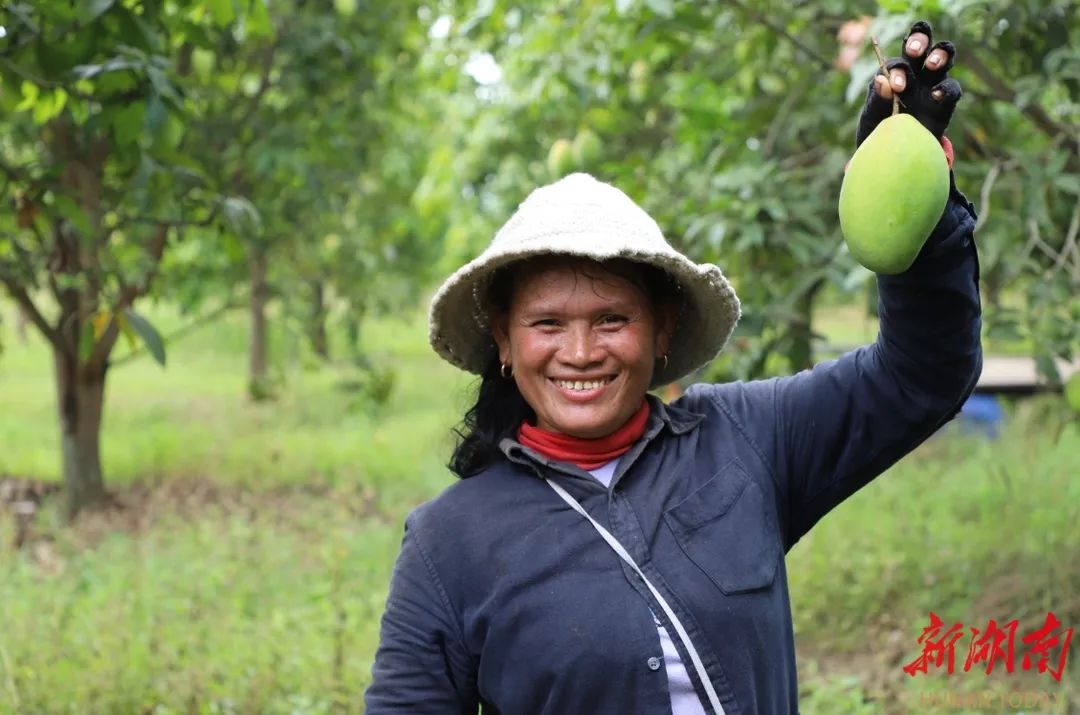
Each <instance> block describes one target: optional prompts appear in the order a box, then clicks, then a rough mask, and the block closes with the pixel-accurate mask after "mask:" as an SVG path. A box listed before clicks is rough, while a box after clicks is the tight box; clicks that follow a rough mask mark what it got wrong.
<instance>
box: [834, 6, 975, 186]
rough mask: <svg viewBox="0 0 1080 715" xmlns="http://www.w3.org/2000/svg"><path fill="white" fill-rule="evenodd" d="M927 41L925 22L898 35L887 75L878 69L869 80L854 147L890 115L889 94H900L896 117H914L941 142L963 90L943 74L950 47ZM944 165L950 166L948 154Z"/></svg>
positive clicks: (930, 37) (949, 65)
mask: <svg viewBox="0 0 1080 715" xmlns="http://www.w3.org/2000/svg"><path fill="white" fill-rule="evenodd" d="M933 37H934V35H933V30H932V29H931V27H930V23H928V22H924V21H921V20H920V21H919V22H916V23H915V24H914V25H912V26H911V29H910V30H909V31H908V34H907V36H906V37H904V41H903V44H902V45H901V54H902V57H894V58H892V59H890V60H888V61H887V62H886V63H885V66H886V68H888V70H889V76H888V77H885V76H883V75H882V74H881V72H880V71H879V72H878V74H877V76H876V77H874V79H872V80H871V81H870V87H869V88H868V89H867V92H866V104H865V105H864V106H863V111H862V114H861V115H860V116H859V127H858V130H857V131H856V133H855V146H856V147H857V146H859V145H860V144H862V143H863V141H864V140H865V139H866V137H868V136H870V132H872V131H874V127H876V126H877V125H878V124H879V123H880V122H881V121H882V120H883V119H886V118H888V117H889V116H890V115H892V104H893V103H892V94H893V92H896V93H897V94H898V95H899V96H900V111H901V112H902V113H904V114H910V115H912V116H914V117H915V118H916V119H918V120H919V122H920V123H921V124H922V125H923V126H924V127H926V128H927V129H928V130H929V131H930V133H931V134H933V135H934V136H935V137H936V138H937V139H938V140H939V141H941V140H942V137H943V136H944V135H945V128H946V127H948V126H949V120H950V119H952V115H953V111H954V110H955V109H956V103H957V102H958V101H959V100H960V96H961V95H962V94H963V92H962V90H961V89H960V83H959V82H957V81H956V80H955V79H952V78H950V77H948V76H947V75H948V72H949V69H951V68H952V66H953V60H954V59H955V57H956V48H955V47H954V46H953V43H951V42H948V41H945V42H938V43H937V44H936V45H931V43H932V42H933ZM942 145H943V146H945V147H946V154H951V146H949V145H948V140H947V139H946V140H944V141H942ZM949 164H950V166H951V165H952V157H951V156H949Z"/></svg>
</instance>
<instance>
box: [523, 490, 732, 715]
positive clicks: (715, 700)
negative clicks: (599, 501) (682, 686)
mask: <svg viewBox="0 0 1080 715" xmlns="http://www.w3.org/2000/svg"><path fill="white" fill-rule="evenodd" d="M544 481H546V482H547V483H548V486H549V487H551V488H552V489H554V490H555V493H556V494H558V495H559V496H560V497H562V498H563V501H565V502H566V503H567V504H569V505H570V508H571V509H573V510H574V511H576V512H577V513H578V514H581V515H582V516H583V517H585V518H586V519H588V520H589V523H590V524H592V525H593V528H595V529H596V531H597V532H599V534H600V536H602V537H603V538H604V541H606V542H607V544H608V546H610V547H611V548H612V550H613V551H614V552H615V553H616V554H618V555H619V558H621V559H622V560H623V561H625V562H626V563H627V564H628V565H629V566H630V568H632V569H634V572H635V573H637V575H638V576H640V577H641V580H642V581H644V582H645V585H646V586H647V587H648V589H649V591H650V592H651V593H652V595H653V598H655V599H656V600H657V602H658V603H659V604H660V608H662V609H664V613H665V614H667V617H668V619H669V620H670V621H671V625H673V626H675V632H676V633H677V634H678V635H679V640H681V641H682V643H683V645H684V646H686V651H687V652H688V653H689V654H690V662H691V663H692V664H693V666H694V671H695V672H696V673H697V675H698V679H699V680H701V684H702V685H704V686H705V693H706V694H707V695H708V696H709V704H710V705H711V706H712V709H713V712H715V713H716V715H724V706H723V705H721V704H720V697H719V696H718V695H717V694H716V690H714V689H713V686H712V682H711V681H710V680H709V675H708V673H706V672H705V664H704V663H702V662H701V656H700V655H698V652H697V649H696V648H694V644H693V643H692V642H691V641H690V635H689V634H688V633H687V632H686V629H685V628H683V624H682V622H681V621H679V619H678V618H677V617H676V616H675V612H674V611H672V610H671V606H669V605H668V602H667V601H666V600H664V597H663V596H661V595H660V592H659V591H657V590H656V587H655V586H653V585H652V582H651V581H649V579H648V578H646V577H645V574H644V573H642V571H641V568H640V567H639V566H638V565H637V563H636V562H635V561H634V559H633V557H632V556H630V554H629V552H627V550H626V549H624V548H623V545H622V544H620V543H619V541H618V539H616V538H615V537H614V536H612V535H611V532H609V531H608V530H607V529H605V528H604V527H603V526H601V525H600V524H599V522H597V521H596V519H593V518H592V517H591V516H589V512H587V511H585V508H584V507H582V506H581V504H579V503H578V501H577V499H574V497H572V496H570V494H569V493H568V492H567V491H566V490H565V489H563V488H562V487H560V486H559V485H558V484H556V483H555V482H553V481H551V480H550V479H548V478H546V477H545V478H544Z"/></svg>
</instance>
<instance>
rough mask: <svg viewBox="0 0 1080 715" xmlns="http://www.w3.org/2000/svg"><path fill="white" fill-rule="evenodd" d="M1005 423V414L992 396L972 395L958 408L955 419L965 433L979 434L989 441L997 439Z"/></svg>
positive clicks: (996, 399)
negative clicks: (958, 412) (958, 413)
mask: <svg viewBox="0 0 1080 715" xmlns="http://www.w3.org/2000/svg"><path fill="white" fill-rule="evenodd" d="M1004 421H1005V412H1004V410H1002V409H1001V403H1000V402H999V401H998V398H997V397H995V396H994V395H980V394H974V395H972V396H971V397H969V398H968V399H967V402H965V403H964V405H963V407H961V408H960V416H959V418H958V419H957V422H958V423H959V425H960V427H961V429H963V430H964V431H965V432H969V433H971V432H974V433H980V434H982V435H984V436H985V437H987V438H989V439H997V437H998V433H999V432H1000V430H1001V426H1002V424H1003V423H1004Z"/></svg>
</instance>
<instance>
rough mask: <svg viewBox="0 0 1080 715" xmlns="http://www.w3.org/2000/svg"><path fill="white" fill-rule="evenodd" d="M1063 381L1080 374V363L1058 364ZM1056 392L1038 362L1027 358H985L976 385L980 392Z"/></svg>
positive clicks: (1062, 361)
mask: <svg viewBox="0 0 1080 715" xmlns="http://www.w3.org/2000/svg"><path fill="white" fill-rule="evenodd" d="M1057 369H1058V374H1059V375H1061V379H1062V381H1065V380H1068V379H1069V376H1071V375H1072V374H1073V373H1075V372H1080V360H1074V361H1073V362H1071V363H1070V362H1068V361H1066V360H1058V361H1057ZM1050 389H1053V388H1051V387H1050V386H1049V385H1047V384H1046V381H1045V380H1043V379H1042V378H1041V377H1040V376H1039V373H1038V370H1037V369H1036V368H1035V360H1034V359H1033V358H1030V357H1024V356H1006V355H984V356H983V370H982V374H981V375H980V376H979V382H978V383H977V384H976V386H975V390H976V391H978V392H1000V393H1015V394H1024V393H1032V392H1043V391H1046V390H1050Z"/></svg>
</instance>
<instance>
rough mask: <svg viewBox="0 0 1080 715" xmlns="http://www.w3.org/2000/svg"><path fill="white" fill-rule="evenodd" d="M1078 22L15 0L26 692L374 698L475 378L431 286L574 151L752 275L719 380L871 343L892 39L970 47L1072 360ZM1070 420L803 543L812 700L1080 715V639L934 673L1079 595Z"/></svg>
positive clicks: (926, 7)
mask: <svg viewBox="0 0 1080 715" xmlns="http://www.w3.org/2000/svg"><path fill="white" fill-rule="evenodd" d="M1078 10H1080V8H1078V7H1077V4H1076V2H1073V1H1067V0H1049V1H1045V2H1043V1H1039V0H1018V1H1012V2H1006V1H1005V0H951V1H948V0H925V1H923V0H918V1H915V2H906V1H900V0H881V2H878V3H873V2H859V1H857V0H827V1H824V2H818V3H791V2H780V1H779V0H775V1H774V0H764V1H763V2H753V3H751V2H744V1H742V0H727V1H724V2H688V1H676V0H612V1H603V2H602V1H600V0H581V1H579V2H569V1H568V0H567V1H563V0H534V1H531V2H522V3H515V4H510V3H503V2H496V1H495V0H480V1H478V2H458V1H456V0H432V1H431V2H413V1H412V0H408V1H400V2H392V3H391V2H378V1H375V0H372V1H371V2H362V1H360V0H335V2H333V3H312V2H302V1H300V0H294V1H291V2H290V1H286V0H187V1H183V2H181V1H179V0H170V1H166V0H87V1H85V2H76V3H70V2H68V1H67V0H40V1H38V2H9V3H7V4H5V5H4V6H3V8H0V28H2V32H0V108H2V110H3V111H2V112H0V129H2V131H0V173H2V175H0V296H3V297H2V298H0V445H2V447H3V449H2V450H0V534H2V537H0V538H2V539H3V541H2V542H0V712H9V711H10V712H19V713H23V712H26V713H54V712H55V713H96V712H110V713H112V712H116V713H128V712H130V713H145V712H154V713H172V712H177V713H180V712H195V713H227V712H289V713H307V712H312V713H316V712H353V711H355V710H356V709H357V708H358V703H359V702H360V698H361V693H362V691H363V687H364V685H365V683H366V682H367V678H368V673H369V669H370V661H371V657H372V654H373V652H374V647H375V644H376V640H375V639H376V634H377V623H378V617H379V614H380V612H381V608H382V601H383V599H384V598H385V589H386V584H387V581H388V578H389V571H390V568H391V565H392V563H393V558H394V556H395V554H396V550H397V546H398V541H399V538H400V529H401V523H402V520H403V518H404V515H405V514H406V513H407V512H408V511H409V510H410V509H411V508H412V507H413V506H415V504H417V503H418V502H419V501H421V500H423V499H426V498H428V497H430V496H432V495H433V494H435V493H437V491H438V490H439V489H441V488H442V487H443V486H445V485H446V484H447V483H448V480H449V476H448V474H447V472H446V470H445V468H444V467H443V464H444V463H445V460H446V458H447V456H448V454H449V450H450V448H451V446H452V442H451V439H450V432H449V428H450V426H451V425H453V424H454V422H455V421H456V420H457V419H458V418H459V417H460V415H461V414H462V412H463V410H464V408H465V406H466V405H467V404H468V400H469V394H470V393H469V390H470V387H471V383H470V382H469V380H468V378H467V377H466V376H463V375H461V374H458V373H456V372H454V371H453V370H452V369H451V368H449V367H448V366H446V365H444V364H442V363H440V362H439V361H438V360H437V359H436V358H435V357H434V355H433V354H432V353H431V351H430V350H429V349H428V348H427V346H426V344H425V342H424V338H425V333H426V328H425V324H424V319H423V315H422V311H423V307H424V305H425V298H426V297H427V296H428V294H429V292H430V290H431V288H432V286H433V285H434V283H435V281H437V280H438V279H439V278H440V277H441V276H443V275H445V274H446V273H447V272H448V271H450V270H452V269H453V268H455V267H457V266H458V265H460V264H461V263H462V262H463V261H465V260H467V259H468V258H470V257H471V256H472V255H474V254H475V253H476V252H477V251H479V250H480V249H481V248H482V247H483V245H484V244H485V243H486V242H487V240H488V239H489V237H490V235H491V233H492V232H493V231H494V229H495V228H497V226H498V225H499V224H500V223H501V222H502V221H504V220H505V219H506V217H507V216H508V215H509V213H510V212H511V211H512V210H513V208H514V206H515V205H516V204H517V203H518V202H519V201H520V200H521V199H522V198H523V197H524V196H525V195H526V194H527V193H528V191H529V190H530V189H532V188H534V187H535V186H537V185H540V184H543V183H547V182H548V181H551V180H553V179H555V178H558V177H559V176H561V175H563V174H565V173H567V172H569V171H573V170H584V171H589V172H591V173H594V174H596V175H597V176H599V177H601V178H603V179H605V180H608V181H612V182H614V183H616V184H618V185H619V186H620V187H622V188H623V189H625V190H626V191H627V192H628V193H630V194H631V196H633V197H634V198H635V199H636V200H638V201H639V202H640V203H642V204H643V205H644V206H645V207H646V208H647V209H648V210H649V211H650V213H652V214H653V215H654V216H655V217H656V218H657V220H658V221H659V222H660V224H661V226H662V227H663V228H664V230H665V233H666V235H667V236H668V237H669V239H670V240H671V241H672V242H673V243H674V244H676V245H677V246H678V247H679V248H680V249H681V250H683V251H685V252H687V253H688V254H689V255H691V256H693V257H694V258H695V259H697V260H703V261H714V262H716V263H718V264H719V265H721V266H722V267H723V268H724V270H725V272H726V273H727V274H728V275H729V276H731V277H732V279H733V281H734V282H735V283H736V287H737V289H738V292H739V294H740V297H741V298H742V300H743V305H744V310H745V317H744V319H743V321H742V322H741V324H740V326H739V329H738V332H737V334H736V338H735V340H734V341H733V344H732V347H731V349H729V350H728V351H726V353H725V354H724V356H723V357H721V358H720V359H718V360H717V361H715V362H714V363H713V364H712V365H711V366H710V367H709V368H708V370H707V371H705V372H704V373H702V374H700V375H698V376H697V378H705V379H717V380H722V379H735V378H752V377H758V376H762V375H768V374H782V373H788V372H791V371H793V370H797V369H801V368H802V367H804V366H806V365H807V364H810V363H811V362H813V361H814V360H816V359H820V358H821V357H823V356H826V355H828V354H829V353H830V351H833V350H835V349H842V348H844V347H848V346H851V345H855V344H859V343H863V342H867V341H869V340H872V339H873V337H874V333H875V330H876V327H875V321H874V317H873V315H872V312H873V306H874V300H873V295H874V293H873V276H872V275H871V274H870V273H868V272H867V271H865V270H864V269H862V268H860V267H859V266H857V265H856V264H855V263H854V261H853V260H852V259H851V257H850V256H849V255H848V254H847V252H846V250H845V248H844V246H843V243H842V241H841V238H840V235H839V230H838V225H837V221H836V208H835V206H836V197H837V195H838V191H839V185H840V179H841V177H842V173H843V166H844V163H845V161H846V160H847V158H848V157H849V156H850V153H851V150H852V144H853V140H852V138H853V135H854V125H855V119H856V116H857V112H858V109H859V106H860V104H861V101H862V99H861V97H862V93H863V91H864V87H865V85H866V83H867V81H868V79H869V77H870V75H871V74H872V73H873V71H874V70H875V67H876V63H875V61H874V60H873V59H872V54H871V53H870V51H869V48H868V46H867V41H866V34H867V33H873V34H875V35H876V36H877V37H878V38H879V39H880V40H881V42H882V45H883V47H885V48H886V50H887V51H888V48H895V47H896V46H897V44H898V41H899V38H900V37H902V35H903V33H904V32H905V31H906V28H907V27H908V26H909V25H910V23H911V21H913V20H914V19H916V18H929V19H930V20H931V21H932V22H933V23H934V26H935V30H936V34H937V36H938V37H940V38H949V39H953V40H954V41H955V42H956V44H957V46H958V48H959V54H958V63H957V67H956V69H955V71H954V74H955V76H956V77H957V78H958V79H959V80H960V82H961V84H962V85H963V86H964V89H965V97H964V99H963V100H962V101H961V104H960V107H959V110H958V112H957V117H956V119H955V120H954V122H953V126H952V127H951V129H950V132H949V134H950V136H951V138H952V140H953V142H954V145H955V146H956V149H957V165H956V166H957V168H956V173H957V182H958V185H959V186H960V188H961V190H963V191H965V192H966V193H967V194H968V195H969V197H971V198H972V199H973V200H975V202H976V204H977V206H978V208H979V211H980V219H979V227H978V234H977V243H978V246H979V254H980V262H981V274H982V286H983V300H984V306H985V309H986V316H985V327H986V332H985V344H986V346H987V349H988V350H989V351H991V352H995V353H1010V354H1019V355H1029V356H1031V357H1033V358H1035V360H1036V361H1037V364H1038V365H1039V368H1040V370H1041V371H1042V372H1043V374H1044V376H1045V377H1046V378H1047V380H1048V381H1049V385H1050V386H1054V385H1056V383H1057V381H1058V380H1059V379H1060V378H1062V377H1064V375H1059V374H1058V367H1057V366H1058V365H1060V364H1063V363H1062V362H1061V361H1068V360H1070V359H1073V358H1075V357H1076V356H1077V351H1078V348H1080V330H1078V329H1077V325H1078V324H1080V292H1078V290H1077V288H1080V246H1078V233H1080V165H1078V161H1080V159H1078V151H1077V146H1078V141H1080V37H1078V34H1080V27H1078V24H1077V21H1076V17H1078V16H1080V12H1078ZM155 360H156V361H157V362H160V363H162V364H164V365H167V367H165V369H161V367H160V366H159V365H158V364H157V363H156V362H155ZM106 378H107V379H106ZM58 425H59V427H58ZM1077 429H1078V428H1077V422H1076V419H1075V417H1074V416H1070V413H1069V412H1068V411H1067V410H1066V409H1065V408H1064V407H1063V406H1062V404H1061V401H1060V400H1059V399H1057V398H1056V396H1054V395H1050V396H1046V397H1043V398H1041V399H1036V400H1020V401H1017V402H1015V403H1009V404H1007V405H1006V420H1005V427H1004V428H1003V431H1002V433H1001V435H1000V436H999V438H998V439H996V440H987V439H985V438H983V437H981V436H980V435H979V434H978V433H975V434H966V433H962V430H961V428H960V427H957V428H955V429H951V430H948V431H947V433H946V434H944V435H942V436H940V437H938V438H936V439H935V440H933V441H932V442H931V443H929V444H928V445H926V446H925V447H924V448H921V449H920V450H919V451H918V452H916V453H915V454H913V455H912V456H911V457H909V458H907V459H905V460H904V461H903V462H902V463H901V464H900V465H898V466H897V467H896V468H895V469H894V470H892V471H891V472H890V473H889V474H888V475H886V476H884V477H882V478H881V479H879V480H877V481H876V482H875V483H874V484H873V485H871V486H870V487H868V488H867V489H866V490H864V491H863V492H862V493H860V494H859V495H856V496H855V497H854V498H853V499H852V500H851V502H850V503H848V504H845V505H843V506H842V507H841V508H839V509H838V510H837V511H836V513H835V514H833V515H831V516H830V517H829V518H828V519H826V520H825V521H824V522H823V523H822V524H821V525H820V526H819V527H818V528H817V529H815V531H814V532H813V533H812V534H811V535H810V536H809V537H808V538H807V539H805V540H804V542H803V543H802V544H801V545H800V546H799V547H798V548H797V549H796V550H795V551H794V552H793V554H792V556H791V558H790V560H789V568H790V573H791V587H792V600H793V607H794V610H795V616H796V629H797V640H798V647H799V649H800V672H801V676H802V694H801V697H802V706H803V710H804V711H805V712H808V713H816V712H820V713H845V712H851V713H863V712H908V711H919V710H920V709H921V708H920V707H919V706H918V702H919V700H918V698H919V695H920V694H921V693H923V692H926V691H934V692H939V691H940V692H946V693H964V692H982V691H985V690H993V691H995V692H1008V691H1013V692H1015V691H1020V690H1023V691H1032V692H1039V693H1045V694H1053V695H1054V696H1055V697H1056V698H1057V699H1056V700H1055V702H1054V703H1052V704H1044V705H1045V707H1044V706H1038V707H1039V708H1040V709H1044V710H1045V711H1047V712H1055V713H1066V712H1072V711H1073V710H1074V709H1075V708H1077V707H1080V694H1078V685H1080V683H1078V680H1077V675H1076V669H1075V666H1070V669H1069V670H1068V672H1067V673H1066V678H1065V679H1064V681H1063V683H1061V684H1058V683H1056V682H1055V681H1052V680H1050V679H1049V678H1047V677H1046V676H1041V677H1021V676H1013V677H998V676H996V675H995V676H991V677H983V676H981V675H979V676H975V675H973V674H968V675H964V676H962V677H956V676H954V677H952V678H949V677H947V676H943V675H940V674H939V675H937V676H927V677H921V678H916V679H910V678H908V677H907V676H905V675H903V673H902V671H901V670H900V666H901V665H902V664H903V663H905V662H907V661H909V660H911V659H912V658H913V657H914V655H915V654H916V644H915V638H916V637H917V635H918V632H919V629H920V628H921V627H922V625H923V624H925V622H926V618H927V612H928V611H929V610H934V611H936V612H937V613H939V614H942V615H943V617H945V616H947V617H948V618H951V619H952V620H954V621H958V622H959V621H963V622H965V623H967V624H968V625H969V626H970V625H982V624H985V621H986V620H987V619H988V618H997V619H999V620H1009V619H1011V618H1020V619H1021V622H1022V624H1023V625H1024V626H1029V625H1031V626H1033V625H1035V623H1034V621H1035V620H1037V619H1040V618H1041V617H1042V616H1044V615H1045V613H1046V611H1047V610H1054V611H1055V612H1056V613H1057V614H1058V616H1059V617H1060V618H1062V620H1063V621H1065V623H1066V624H1068V625H1075V624H1076V623H1077V622H1080V602H1077V600H1076V593H1077V592H1080V590H1078V586H1080V558H1078V556H1077V551H1076V549H1077V546H1076V538H1075V536H1074V534H1075V526H1074V525H1075V523H1076V522H1077V517H1078V516H1080V514H1077V513H1076V512H1077V507H1076V504H1080V499H1077V497H1078V496H1080V495H1078V494H1077V493H1076V492H1077V481H1076V479H1075V474H1076V473H1077V469H1078V467H1080V464H1078V463H1077V456H1078V455H1080V433H1078V431H1077ZM95 480H96V481H95ZM61 484H62V485H63V492H64V494H65V495H66V497H67V499H66V504H65V503H64V501H62V500H61V499H59V498H58V495H56V494H54V492H55V491H56V489H58V488H59V487H60V485H61ZM91 505H93V506H96V507H97V508H94V509H90V508H88V507H89V506H91ZM84 506H85V507H87V508H85V509H83V510H82V512H81V513H79V515H78V517H77V518H76V519H75V520H74V521H70V517H71V515H72V514H73V513H75V512H78V511H79V509H80V508H81V507H84ZM980 622H981V623H980ZM943 711H947V709H943Z"/></svg>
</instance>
